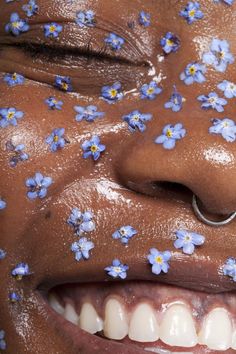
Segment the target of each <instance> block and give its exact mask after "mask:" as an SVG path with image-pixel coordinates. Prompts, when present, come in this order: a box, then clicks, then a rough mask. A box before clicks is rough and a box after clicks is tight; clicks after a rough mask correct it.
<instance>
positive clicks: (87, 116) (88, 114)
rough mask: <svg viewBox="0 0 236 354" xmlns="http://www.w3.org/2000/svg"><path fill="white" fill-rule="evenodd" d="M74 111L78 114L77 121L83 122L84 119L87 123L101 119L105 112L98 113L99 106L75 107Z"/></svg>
mask: <svg viewBox="0 0 236 354" xmlns="http://www.w3.org/2000/svg"><path fill="white" fill-rule="evenodd" d="M74 110H75V111H76V112H77V113H78V114H76V117H75V120H76V121H77V122H81V121H82V120H83V119H84V120H86V121H87V122H94V120H95V119H96V118H101V117H103V116H104V114H105V113H104V112H98V111H97V106H92V105H90V106H87V107H82V106H75V107H74Z"/></svg>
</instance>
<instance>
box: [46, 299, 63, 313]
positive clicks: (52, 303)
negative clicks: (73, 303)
mask: <svg viewBox="0 0 236 354" xmlns="http://www.w3.org/2000/svg"><path fill="white" fill-rule="evenodd" d="M48 301H49V304H50V306H51V307H52V308H53V310H54V311H56V312H57V313H59V315H63V314H64V312H65V309H64V307H63V306H62V305H61V304H60V303H59V301H58V299H57V297H56V295H54V294H50V295H49V298H48Z"/></svg>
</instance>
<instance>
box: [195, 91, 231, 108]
mask: <svg viewBox="0 0 236 354" xmlns="http://www.w3.org/2000/svg"><path fill="white" fill-rule="evenodd" d="M197 99H198V101H200V102H202V105H201V107H202V108H203V109H209V108H212V109H215V110H216V111H217V112H223V111H224V107H223V106H225V105H226V104H227V101H226V100H225V99H224V98H220V97H219V96H218V95H217V93H216V92H211V93H209V95H207V96H206V95H200V96H198V98H197Z"/></svg>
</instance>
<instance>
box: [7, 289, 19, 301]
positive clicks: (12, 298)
mask: <svg viewBox="0 0 236 354" xmlns="http://www.w3.org/2000/svg"><path fill="white" fill-rule="evenodd" d="M9 300H10V301H11V302H13V303H14V302H19V301H21V296H20V295H19V294H17V293H16V292H14V291H13V292H12V293H10V294H9Z"/></svg>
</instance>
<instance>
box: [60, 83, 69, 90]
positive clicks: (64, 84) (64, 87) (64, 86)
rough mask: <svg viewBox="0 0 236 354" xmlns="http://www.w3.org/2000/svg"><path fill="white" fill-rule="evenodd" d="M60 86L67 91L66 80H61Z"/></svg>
mask: <svg viewBox="0 0 236 354" xmlns="http://www.w3.org/2000/svg"><path fill="white" fill-rule="evenodd" d="M61 87H62V88H63V90H65V91H67V90H68V84H67V83H66V82H63V83H62V84H61Z"/></svg>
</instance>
